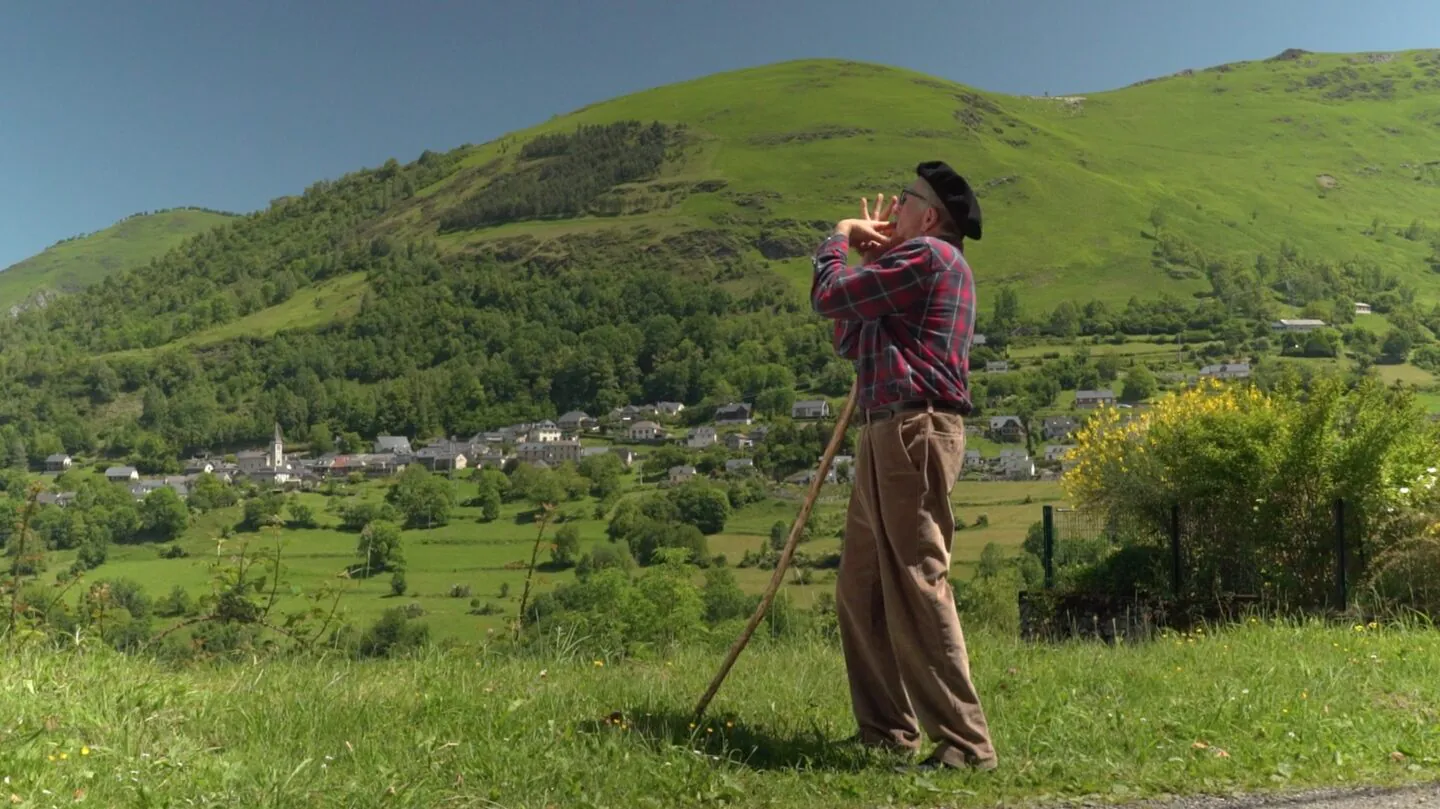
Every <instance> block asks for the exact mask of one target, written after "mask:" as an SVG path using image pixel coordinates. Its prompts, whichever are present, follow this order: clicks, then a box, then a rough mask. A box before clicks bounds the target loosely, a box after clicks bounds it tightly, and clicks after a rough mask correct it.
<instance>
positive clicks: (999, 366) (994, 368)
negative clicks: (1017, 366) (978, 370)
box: [985, 360, 1010, 374]
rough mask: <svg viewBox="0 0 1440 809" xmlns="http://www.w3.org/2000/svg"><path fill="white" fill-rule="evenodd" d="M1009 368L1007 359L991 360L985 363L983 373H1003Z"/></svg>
mask: <svg viewBox="0 0 1440 809" xmlns="http://www.w3.org/2000/svg"><path fill="white" fill-rule="evenodd" d="M1009 370H1010V363H1009V362H1008V361H1007V360H993V361H991V362H987V363H985V373H987V374H1003V373H1006V372H1008V371H1009Z"/></svg>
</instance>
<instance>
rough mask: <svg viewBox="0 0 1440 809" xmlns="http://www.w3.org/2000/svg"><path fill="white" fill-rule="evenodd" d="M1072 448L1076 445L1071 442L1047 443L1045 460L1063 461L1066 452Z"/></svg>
mask: <svg viewBox="0 0 1440 809" xmlns="http://www.w3.org/2000/svg"><path fill="white" fill-rule="evenodd" d="M1072 449H1075V447H1074V446H1073V445H1070V444H1046V445H1045V460H1047V461H1062V460H1064V459H1065V455H1066V453H1068V452H1070V450H1072Z"/></svg>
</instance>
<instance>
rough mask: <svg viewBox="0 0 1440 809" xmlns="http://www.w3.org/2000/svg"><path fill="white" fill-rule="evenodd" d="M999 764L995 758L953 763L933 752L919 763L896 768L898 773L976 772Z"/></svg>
mask: <svg viewBox="0 0 1440 809" xmlns="http://www.w3.org/2000/svg"><path fill="white" fill-rule="evenodd" d="M997 766H998V763H997V762H996V761H995V760H994V759H988V760H985V761H980V760H974V761H966V762H965V763H964V764H963V765H962V764H953V763H950V762H947V761H945V760H944V759H942V758H940V757H939V756H937V755H934V754H932V755H931V756H930V757H929V758H926V759H925V760H924V761H921V762H919V763H917V764H903V765H901V766H899V767H896V768H895V771H896V772H898V773H930V772H938V771H948V770H971V771H975V772H990V771H992V770H994V769H995V768H996V767H997Z"/></svg>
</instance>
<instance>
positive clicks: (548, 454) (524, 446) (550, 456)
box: [515, 440, 583, 466]
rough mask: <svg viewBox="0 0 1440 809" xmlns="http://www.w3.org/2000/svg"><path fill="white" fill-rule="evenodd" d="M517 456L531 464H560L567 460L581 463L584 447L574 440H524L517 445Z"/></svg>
mask: <svg viewBox="0 0 1440 809" xmlns="http://www.w3.org/2000/svg"><path fill="white" fill-rule="evenodd" d="M515 456H516V457H517V458H519V459H520V460H522V461H524V462H526V463H530V464H538V463H542V462H543V463H545V464H546V465H548V466H559V465H560V464H562V463H564V462H566V461H571V462H573V463H579V462H580V459H581V457H583V449H582V448H581V446H580V442H579V441H573V440H571V441H563V440H557V441H524V442H521V443H519V444H516V445H515Z"/></svg>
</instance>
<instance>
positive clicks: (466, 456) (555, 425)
mask: <svg viewBox="0 0 1440 809" xmlns="http://www.w3.org/2000/svg"><path fill="white" fill-rule="evenodd" d="M996 370H999V369H996ZM1244 370H1245V371H1248V368H1245V369H1244ZM991 372H992V373H993V372H994V371H993V370H992V371H991ZM1002 372H1003V371H1002ZM1202 373H1203V374H1204V375H1206V376H1217V377H1218V376H1224V377H1227V378H1228V377H1235V376H1243V375H1244V374H1243V373H1241V372H1240V369H1238V368H1233V367H1232V366H1216V367H1214V368H1206V369H1205V370H1204V371H1203V372H1202ZM1107 406H1109V407H1121V408H1126V407H1128V406H1127V405H1123V404H1119V403H1117V400H1116V396H1115V394H1114V393H1113V392H1112V391H1110V390H1088V391H1079V392H1077V394H1076V396H1075V400H1074V403H1073V405H1072V409H1073V411H1075V412H1074V413H1073V415H1050V416H1044V417H1042V418H1037V419H1036V423H1034V424H1032V425H1030V426H1031V429H1032V430H1033V431H1034V433H1035V436H1034V438H1035V439H1036V441H1035V442H1034V443H1036V444H1039V447H1038V449H1039V452H1038V453H1036V455H1034V456H1032V455H1031V453H1030V451H1029V450H1028V449H1027V443H1029V442H1027V440H1026V439H1027V436H1026V425H1025V424H1024V423H1023V422H1022V420H1021V418H1020V417H1019V416H1017V415H1010V414H1007V415H995V416H988V417H980V418H975V419H974V420H973V423H969V424H967V425H966V427H965V433H966V437H967V440H971V439H982V440H984V441H987V442H990V443H991V444H998V445H1000V448H999V451H998V453H996V452H994V451H993V447H992V448H991V451H989V452H984V451H982V450H981V449H977V448H973V447H972V448H969V449H967V450H966V453H965V466H964V473H963V474H964V477H965V479H968V480H976V481H990V480H1005V481H1024V480H1053V479H1055V478H1057V477H1058V476H1059V475H1060V474H1061V472H1062V471H1063V470H1064V468H1065V467H1066V461H1065V456H1066V453H1067V452H1068V450H1069V449H1070V447H1071V444H1070V443H1069V441H1070V438H1071V436H1072V434H1073V433H1074V432H1075V430H1076V429H1078V428H1079V426H1080V425H1081V424H1082V422H1083V420H1084V418H1085V415H1086V414H1087V413H1089V412H1093V411H1094V410H1096V409H1098V408H1101V407H1107ZM685 409H686V406H685V405H684V404H682V403H680V402H655V403H653V404H641V405H626V406H624V407H619V408H615V409H614V410H612V411H610V412H609V413H607V414H605V415H604V416H601V417H598V418H597V417H593V416H591V415H590V414H588V413H585V412H583V411H579V410H574V411H570V412H567V413H565V414H563V415H561V416H560V417H559V418H557V419H554V420H543V421H539V422H534V423H518V424H511V425H508V426H504V427H500V428H497V429H494V430H487V431H482V432H479V433H476V434H474V435H472V436H469V437H468V438H459V437H439V438H433V439H429V440H427V441H426V442H425V443H424V444H423V445H421V446H415V445H414V444H413V443H412V440H411V438H410V437H408V436H399V435H381V436H376V437H375V438H374V439H373V441H372V442H371V446H370V448H369V449H370V451H368V452H361V453H340V452H329V453H324V454H320V455H314V456H312V455H310V454H309V453H305V452H302V453H293V452H287V451H286V448H285V439H284V435H283V432H282V430H281V428H280V425H278V424H277V425H276V427H275V433H274V436H273V440H272V441H271V443H270V445H269V446H268V447H266V448H263V449H250V450H245V451H242V452H239V453H235V454H234V455H224V456H217V457H211V456H205V457H197V458H191V459H189V460H187V461H186V462H185V464H184V471H183V473H182V474H178V475H162V476H144V475H142V474H141V473H140V471H139V470H138V469H137V468H136V467H134V466H128V465H113V466H107V467H104V470H103V473H104V476H105V478H106V479H107V480H108V481H110V482H112V483H114V484H117V485H121V486H125V487H127V488H128V490H129V492H130V493H131V495H132V496H133V497H134V498H135V499H136V500H137V501H138V500H143V499H144V498H145V497H146V496H147V495H148V494H150V493H151V492H152V491H155V490H156V489H160V488H166V487H168V488H170V489H173V490H174V491H175V492H176V494H178V495H179V496H180V497H181V498H185V497H188V495H189V494H190V491H191V489H192V488H193V487H194V485H195V483H196V481H197V480H198V479H199V477H200V476H202V475H213V476H214V477H215V478H216V479H218V480H219V481H220V482H222V483H225V484H238V483H249V484H251V485H253V486H255V487H257V488H259V489H264V490H283V491H297V490H298V491H308V490H314V489H317V488H319V487H320V486H322V485H323V484H324V483H325V482H326V481H328V480H334V479H343V480H349V481H361V480H367V479H376V478H386V477H390V476H392V475H395V474H398V473H399V472H402V471H403V470H404V469H406V468H407V467H408V466H410V465H412V464H420V465H422V466H424V467H425V468H426V469H428V470H430V471H432V472H437V473H444V474H450V473H455V472H459V471H463V470H466V469H475V468H484V467H489V468H497V469H509V468H510V467H511V466H512V465H513V464H517V463H524V464H530V465H533V466H537V467H547V466H559V465H561V464H564V463H576V464H578V463H580V462H581V461H582V460H584V459H585V458H586V457H589V456H592V455H597V454H603V453H613V454H615V455H617V456H618V457H619V458H620V460H621V462H622V464H623V465H624V466H625V467H626V468H627V469H628V468H631V467H632V466H634V465H635V464H636V463H637V462H642V461H644V460H645V458H646V455H647V453H649V452H653V451H654V450H655V449H656V448H659V447H662V446H678V447H681V448H684V449H686V450H692V451H697V452H698V451H704V450H708V449H711V448H713V447H716V446H723V447H724V448H725V450H727V451H728V452H729V453H730V455H731V457H729V458H727V459H726V460H725V461H724V465H723V467H722V468H719V469H717V470H716V472H715V474H717V475H722V474H723V475H746V474H754V473H755V472H756V469H755V462H754V458H753V457H751V455H752V451H753V450H754V448H755V447H756V445H757V444H760V443H761V442H763V441H765V440H766V436H767V435H768V434H769V433H770V431H771V425H770V424H767V423H757V417H756V414H755V410H754V407H753V405H751V404H750V403H748V402H731V403H727V404H724V405H721V406H719V407H717V408H716V409H715V412H714V414H713V415H712V417H711V418H710V419H709V420H708V421H707V423H704V424H700V425H697V426H693V427H685V426H682V425H679V424H677V422H678V421H679V420H680V417H681V414H682V412H684V411H685ZM832 415H833V413H832V406H831V402H830V401H828V400H825V399H805V400H799V401H796V402H795V403H794V405H793V406H792V407H791V410H790V417H791V418H792V419H793V420H795V421H817V420H824V419H829V418H831V417H832ZM1032 445H1033V444H1032ZM854 462H855V461H854V458H853V457H851V456H847V455H840V456H837V457H836V459H835V462H834V463H833V464H832V465H831V468H830V470H829V473H828V475H827V482H832V483H835V482H844V481H847V480H848V478H849V474H850V471H851V470H852V469H853V467H854ZM76 463H77V461H76V459H75V458H73V457H71V456H70V455H67V454H56V455H52V456H50V457H48V458H46V459H45V462H44V470H43V471H44V472H45V473H46V474H47V475H51V476H55V475H59V474H63V473H64V472H67V471H69V470H70V469H71V468H73V467H74V466H75V464H76ZM98 469H99V467H98V466H97V471H98ZM814 474H815V471H814V470H813V469H811V470H804V471H801V472H797V473H795V474H793V475H790V476H789V477H787V478H786V479H785V482H786V483H791V484H801V485H804V484H808V483H809V482H810V481H811V479H812V477H813V475H814ZM697 475H699V473H698V472H697V470H696V467H695V466H693V465H691V464H679V465H676V466H673V467H670V468H669V470H668V473H667V474H666V475H665V480H666V482H669V483H682V482H684V481H687V480H690V479H692V478H694V477H696V476H697ZM74 496H75V495H74V493H73V492H65V491H51V492H46V493H43V494H42V495H41V496H40V498H41V501H42V502H43V503H48V504H54V505H60V506H64V505H67V504H68V503H69V502H70V501H71V500H72V499H73V498H74Z"/></svg>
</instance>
